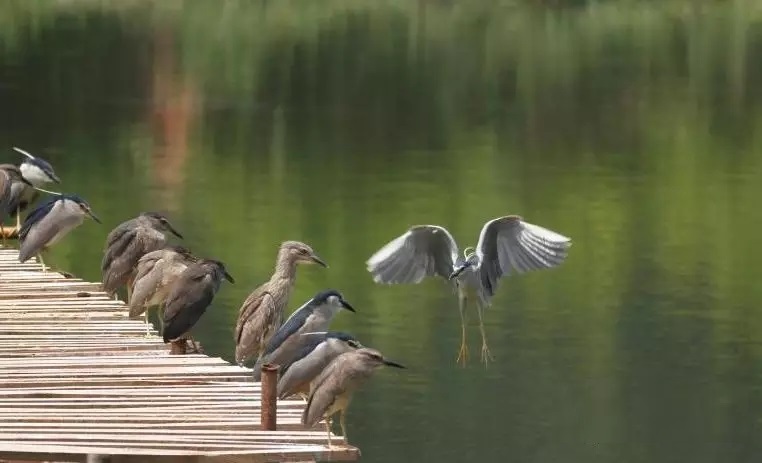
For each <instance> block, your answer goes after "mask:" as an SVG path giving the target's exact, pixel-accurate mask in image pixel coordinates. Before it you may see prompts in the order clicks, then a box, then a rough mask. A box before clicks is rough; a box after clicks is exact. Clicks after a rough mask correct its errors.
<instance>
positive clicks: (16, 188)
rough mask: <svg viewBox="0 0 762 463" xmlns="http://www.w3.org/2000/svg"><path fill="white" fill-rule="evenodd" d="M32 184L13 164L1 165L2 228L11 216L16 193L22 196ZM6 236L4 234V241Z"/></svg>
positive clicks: (0, 225) (0, 221)
mask: <svg viewBox="0 0 762 463" xmlns="http://www.w3.org/2000/svg"><path fill="white" fill-rule="evenodd" d="M27 187H29V188H31V187H32V184H31V183H29V181H28V180H27V179H25V178H24V176H23V175H22V174H21V169H19V168H18V166H15V165H13V164H0V227H2V223H3V222H4V221H5V219H6V218H7V217H8V215H9V214H10V207H11V202H12V201H13V198H14V193H15V194H17V195H20V194H21V191H22V190H23V189H24V188H27ZM4 237H5V234H3V239H5V238H4Z"/></svg>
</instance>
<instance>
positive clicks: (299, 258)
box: [280, 241, 328, 268]
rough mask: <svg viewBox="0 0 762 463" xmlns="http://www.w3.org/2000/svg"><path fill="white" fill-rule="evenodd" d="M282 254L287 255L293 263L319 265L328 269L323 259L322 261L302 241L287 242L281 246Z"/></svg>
mask: <svg viewBox="0 0 762 463" xmlns="http://www.w3.org/2000/svg"><path fill="white" fill-rule="evenodd" d="M280 252H281V253H284V252H285V253H286V255H287V256H288V257H289V259H291V260H292V261H293V262H297V263H306V264H318V265H322V266H323V267H325V268H328V264H326V263H325V262H324V261H323V259H321V258H320V257H319V256H318V255H317V254H315V251H313V250H312V248H311V247H310V246H309V245H307V244H304V243H302V242H301V241H285V242H283V243H282V244H281V245H280Z"/></svg>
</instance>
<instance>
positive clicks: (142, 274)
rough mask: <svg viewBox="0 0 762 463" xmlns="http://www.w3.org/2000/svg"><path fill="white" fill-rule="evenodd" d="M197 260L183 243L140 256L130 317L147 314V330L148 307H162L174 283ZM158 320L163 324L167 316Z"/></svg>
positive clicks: (131, 299) (133, 287)
mask: <svg viewBox="0 0 762 463" xmlns="http://www.w3.org/2000/svg"><path fill="white" fill-rule="evenodd" d="M195 262H198V258H197V257H196V256H194V255H193V254H191V252H190V250H189V249H187V248H184V247H182V246H166V247H164V248H162V249H159V250H156V251H151V252H149V253H147V254H145V255H144V256H143V257H141V258H140V260H138V265H137V268H136V271H135V279H134V282H133V285H132V294H131V295H130V300H129V306H130V317H131V318H134V317H138V316H140V315H141V314H145V319H146V330H148V326H149V325H148V309H149V308H150V307H154V306H156V307H161V306H162V305H163V304H164V302H165V301H166V300H167V297H168V296H169V291H170V289H171V287H172V284H173V283H174V282H175V281H176V280H177V279H178V278H179V277H180V275H181V274H182V273H183V271H185V269H186V268H188V266H189V265H191V264H193V263H195ZM160 315H161V313H160ZM159 320H160V322H161V323H162V325H163V323H164V318H163V317H161V316H160V317H159ZM162 329H163V326H162Z"/></svg>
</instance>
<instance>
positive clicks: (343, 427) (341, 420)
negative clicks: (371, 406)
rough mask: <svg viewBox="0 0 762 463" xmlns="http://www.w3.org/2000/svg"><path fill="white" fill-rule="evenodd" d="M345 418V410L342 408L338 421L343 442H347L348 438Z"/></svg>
mask: <svg viewBox="0 0 762 463" xmlns="http://www.w3.org/2000/svg"><path fill="white" fill-rule="evenodd" d="M345 418H346V412H345V411H344V410H342V411H341V416H340V417H339V423H340V424H341V435H342V436H344V442H345V443H346V444H349V438H348V437H347V422H346V420H345Z"/></svg>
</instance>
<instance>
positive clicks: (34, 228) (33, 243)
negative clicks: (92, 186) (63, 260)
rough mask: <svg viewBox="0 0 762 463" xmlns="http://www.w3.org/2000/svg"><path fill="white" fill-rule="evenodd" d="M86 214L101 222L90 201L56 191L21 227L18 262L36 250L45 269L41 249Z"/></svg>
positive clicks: (75, 225)
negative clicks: (91, 207) (88, 202)
mask: <svg viewBox="0 0 762 463" xmlns="http://www.w3.org/2000/svg"><path fill="white" fill-rule="evenodd" d="M86 216H89V217H90V218H92V219H93V220H95V221H96V222H98V223H100V219H98V217H96V216H95V214H93V211H92V210H91V209H90V205H89V204H87V201H85V200H84V199H82V198H80V197H79V196H76V195H70V194H63V193H56V194H55V196H53V197H52V198H50V199H49V200H48V201H46V202H45V203H43V204H42V205H40V206H39V207H37V208H36V209H35V210H33V211H32V212H30V213H29V215H28V216H27V217H26V220H24V224H23V225H22V226H21V230H20V231H19V241H20V242H21V246H20V248H19V262H25V261H26V260H27V259H29V258H30V257H32V256H33V255H35V254H37V256H38V257H39V259H40V263H41V264H42V267H43V270H45V268H46V267H45V262H44V261H43V260H42V251H43V250H45V249H47V248H49V247H50V246H52V245H54V244H55V243H57V242H58V241H59V240H60V239H61V238H63V237H64V236H65V235H66V234H67V233H69V232H70V231H71V230H73V229H74V228H76V227H78V226H79V225H81V224H82V222H83V221H84V220H85V217H86Z"/></svg>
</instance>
